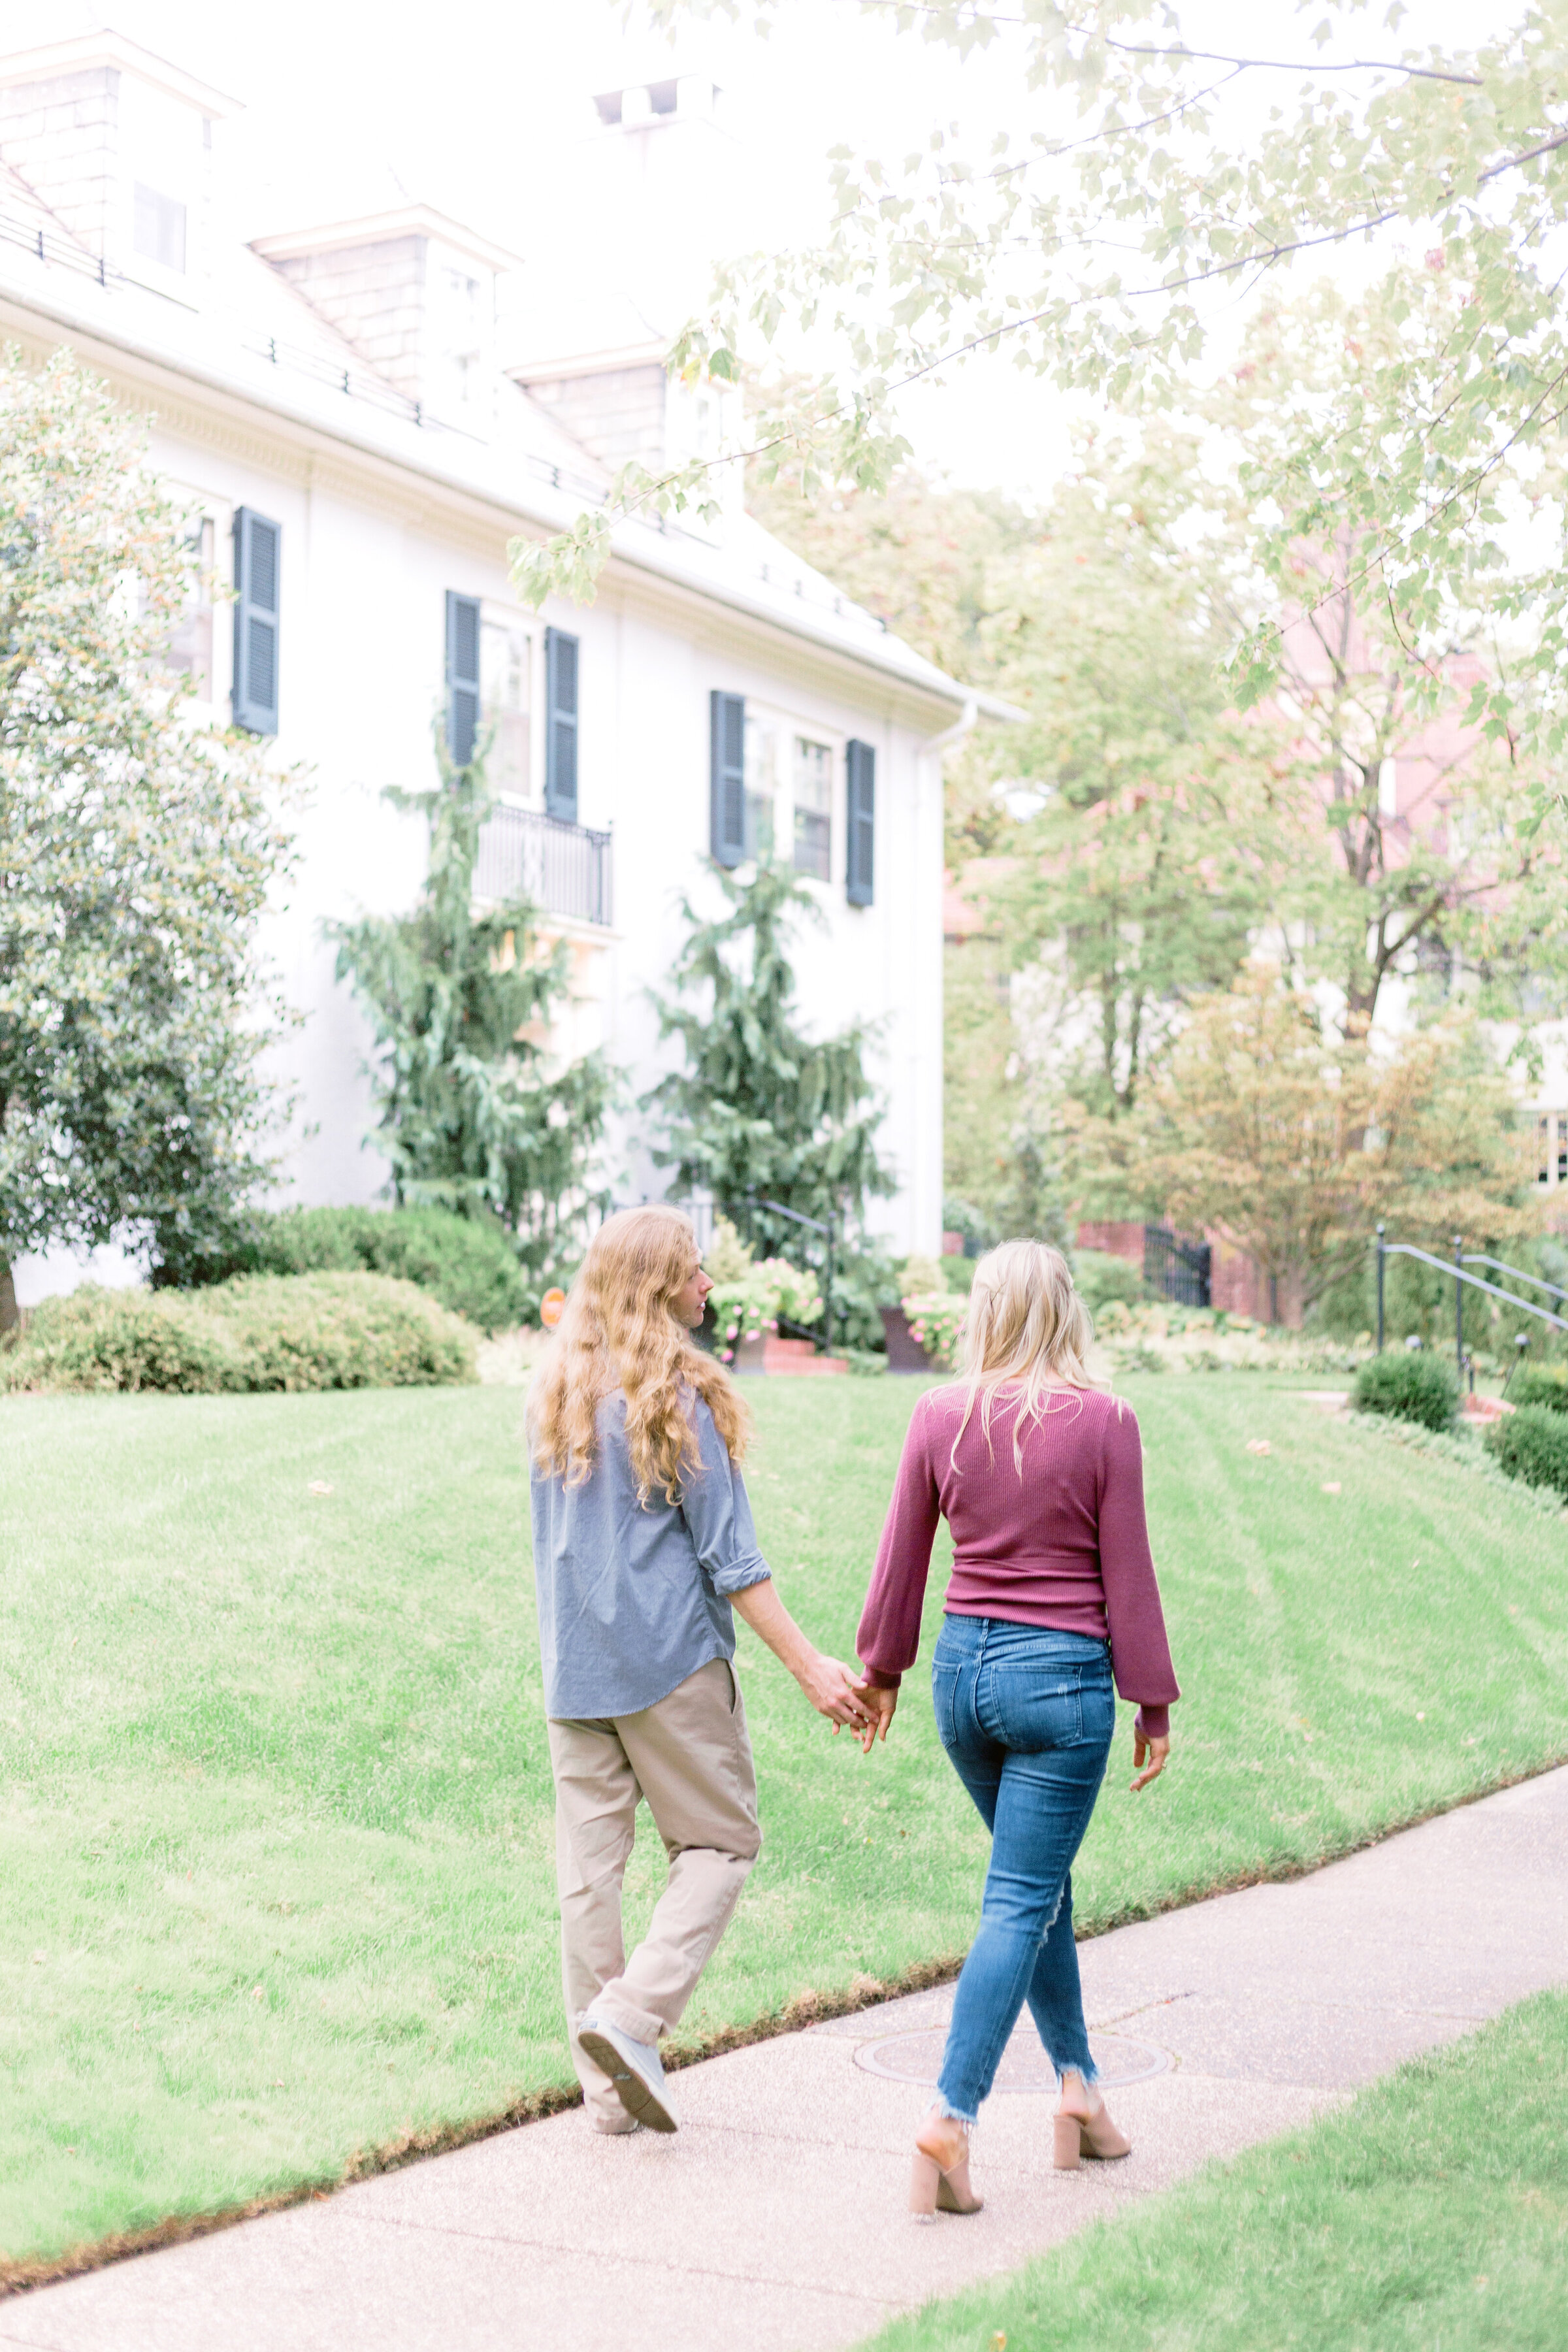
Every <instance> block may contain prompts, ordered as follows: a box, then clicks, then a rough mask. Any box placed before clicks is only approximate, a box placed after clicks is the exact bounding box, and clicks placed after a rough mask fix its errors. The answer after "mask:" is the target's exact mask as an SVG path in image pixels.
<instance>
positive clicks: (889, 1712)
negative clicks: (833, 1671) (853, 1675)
mask: <svg viewBox="0 0 1568 2352" xmlns="http://www.w3.org/2000/svg"><path fill="white" fill-rule="evenodd" d="M856 1696H858V1699H859V1701H860V1704H861V1706H863V1707H864V1708H865V1710H866V1718H867V1719H866V1721H865V1723H864V1724H863V1725H862V1726H861V1727H860V1729H859V1730H858V1732H857V1734H856V1737H857V1738H858V1740H859V1742H860V1753H861V1755H862V1756H869V1754H870V1753H871V1750H872V1748H874V1747H875V1746H876V1744H877V1742H878V1740H879V1739H882V1740H885V1739H886V1738H887V1737H888V1726H889V1724H890V1723H891V1721H892V1719H893V1709H894V1708H895V1707H896V1706H898V1704H899V1694H898V1692H897V1691H896V1690H876V1689H873V1687H872V1685H870V1684H869V1683H864V1684H861V1685H859V1686H858V1690H857V1693H856Z"/></svg>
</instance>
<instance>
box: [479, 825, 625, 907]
mask: <svg viewBox="0 0 1568 2352" xmlns="http://www.w3.org/2000/svg"><path fill="white" fill-rule="evenodd" d="M610 840H611V836H610V835H609V834H608V833H595V831H594V829H593V827H592V826H591V825H586V824H568V823H567V821H566V820H565V818H563V817H558V816H546V815H545V814H544V812H543V810H542V809H525V808H512V807H510V806H509V805H508V804H507V803H504V802H503V803H501V805H500V807H499V808H496V809H493V810H492V811H491V812H490V814H489V816H488V817H487V818H486V819H485V822H484V824H483V825H482V826H481V827H480V829H479V863H478V864H477V866H475V869H474V893H475V896H476V897H477V898H531V899H532V900H533V903H534V905H535V906H536V907H542V908H544V910H545V912H546V913H547V914H551V915H564V916H565V917H566V918H567V919H568V920H570V921H574V922H579V923H600V924H603V925H605V927H606V928H607V927H608V926H609V924H610V922H611V921H612V919H613V898H612V893H611V884H612V875H611V864H610Z"/></svg>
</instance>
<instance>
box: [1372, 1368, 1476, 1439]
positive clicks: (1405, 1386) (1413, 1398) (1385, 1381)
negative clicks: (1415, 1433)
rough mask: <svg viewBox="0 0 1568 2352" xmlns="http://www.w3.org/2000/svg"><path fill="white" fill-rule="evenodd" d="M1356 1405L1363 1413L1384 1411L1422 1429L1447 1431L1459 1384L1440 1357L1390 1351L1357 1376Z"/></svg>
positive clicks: (1455, 1403) (1456, 1405) (1455, 1406)
mask: <svg viewBox="0 0 1568 2352" xmlns="http://www.w3.org/2000/svg"><path fill="white" fill-rule="evenodd" d="M1355 1402H1356V1405H1357V1408H1358V1410H1359V1411H1361V1412H1385V1413H1389V1414H1391V1415H1392V1416H1393V1417H1394V1420H1396V1421H1414V1422H1418V1423H1420V1424H1421V1426H1422V1428H1423V1429H1436V1430H1444V1429H1447V1428H1448V1427H1449V1426H1450V1425H1451V1423H1452V1422H1453V1418H1454V1414H1455V1412H1456V1411H1457V1410H1458V1402H1459V1384H1458V1380H1457V1379H1456V1378H1455V1376H1454V1373H1453V1371H1452V1370H1451V1368H1450V1367H1449V1366H1448V1365H1447V1364H1446V1363H1445V1362H1444V1360H1443V1359H1442V1358H1441V1357H1440V1356H1430V1355H1428V1354H1427V1353H1426V1349H1420V1350H1418V1351H1417V1350H1416V1349H1405V1348H1390V1349H1385V1350H1384V1353H1383V1354H1382V1355H1381V1356H1373V1358H1372V1359H1371V1360H1370V1361H1369V1362H1367V1363H1364V1364H1363V1366H1362V1368H1361V1370H1360V1371H1359V1372H1358V1373H1357V1374H1356V1381H1355Z"/></svg>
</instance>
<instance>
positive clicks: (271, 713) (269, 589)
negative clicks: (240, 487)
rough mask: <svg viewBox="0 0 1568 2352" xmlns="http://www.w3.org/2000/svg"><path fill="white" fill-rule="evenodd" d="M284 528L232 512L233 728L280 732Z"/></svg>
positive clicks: (249, 511)
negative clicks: (280, 595) (280, 596)
mask: <svg viewBox="0 0 1568 2352" xmlns="http://www.w3.org/2000/svg"><path fill="white" fill-rule="evenodd" d="M282 552H283V527H282V525H281V524H280V523H276V522H269V521H268V519H267V517H266V516H265V515H258V513H257V512H256V511H255V509H253V508H251V507H237V508H236V509H235V512H234V591H235V593H234V723H235V725H236V726H237V727H243V728H244V729H245V730H246V731H247V734H250V735H276V734H277V732H278V585H279V581H278V575H279V571H280V570H281V568H282V567H281V561H280V559H281V556H282Z"/></svg>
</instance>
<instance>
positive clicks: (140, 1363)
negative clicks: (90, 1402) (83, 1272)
mask: <svg viewBox="0 0 1568 2352" xmlns="http://www.w3.org/2000/svg"><path fill="white" fill-rule="evenodd" d="M0 1382H3V1383H4V1384H5V1387H7V1388H11V1389H69V1390H76V1391H87V1392H89V1393H91V1392H92V1391H113V1390H122V1391H138V1390H155V1391H163V1393H165V1394H168V1395H174V1396H211V1395H213V1394H214V1393H216V1392H218V1391H222V1390H225V1389H238V1388H244V1387H245V1386H246V1385H247V1383H246V1381H245V1377H244V1367H243V1365H242V1363H241V1361H240V1357H239V1351H238V1349H237V1346H236V1344H235V1340H234V1337H233V1334H232V1333H231V1332H230V1331H229V1330H228V1328H227V1327H226V1325H225V1324H224V1323H223V1322H222V1321H221V1320H220V1318H218V1317H216V1316H215V1315H213V1314H210V1313H209V1312H208V1310H207V1308H206V1307H205V1305H204V1304H203V1296H202V1295H201V1294H197V1295H195V1296H188V1295H186V1294H184V1293H181V1292H178V1291H146V1290H101V1289H100V1288H98V1287H97V1286H96V1285H94V1284H90V1283H85V1284H83V1286H82V1287H81V1288H80V1289H79V1290H73V1291H71V1292H70V1293H69V1295H68V1297H64V1298H46V1299H45V1300H44V1301H43V1302H42V1304H41V1305H40V1306H39V1307H37V1308H36V1309H35V1310H34V1312H33V1313H32V1314H31V1315H30V1316H29V1317H28V1318H27V1324H26V1330H25V1332H24V1333H23V1335H22V1338H21V1339H20V1340H19V1342H17V1343H16V1345H15V1346H13V1347H11V1348H10V1349H6V1350H5V1353H4V1354H0Z"/></svg>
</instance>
